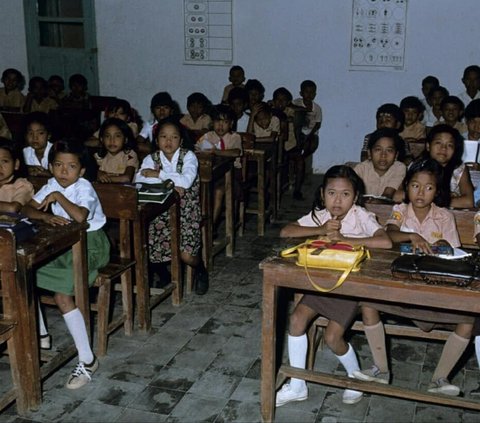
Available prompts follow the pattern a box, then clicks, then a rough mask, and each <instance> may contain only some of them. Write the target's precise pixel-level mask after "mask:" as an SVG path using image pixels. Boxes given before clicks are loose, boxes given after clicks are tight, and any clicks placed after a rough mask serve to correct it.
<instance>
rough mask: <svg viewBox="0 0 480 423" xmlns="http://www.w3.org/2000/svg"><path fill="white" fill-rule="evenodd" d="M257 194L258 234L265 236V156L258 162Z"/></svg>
mask: <svg viewBox="0 0 480 423" xmlns="http://www.w3.org/2000/svg"><path fill="white" fill-rule="evenodd" d="M257 172H258V175H257V178H258V180H257V192H258V221H257V228H258V229H257V233H258V235H259V236H263V235H264V234H265V178H266V175H265V156H262V157H261V158H260V159H259V160H258V169H257Z"/></svg>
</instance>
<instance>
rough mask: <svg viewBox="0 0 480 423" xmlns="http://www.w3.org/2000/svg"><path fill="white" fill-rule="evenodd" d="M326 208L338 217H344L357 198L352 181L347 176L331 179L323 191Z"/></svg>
mask: <svg viewBox="0 0 480 423" xmlns="http://www.w3.org/2000/svg"><path fill="white" fill-rule="evenodd" d="M322 198H323V202H324V204H325V208H326V209H327V210H328V211H329V212H330V214H331V215H332V216H334V217H336V218H338V219H343V218H344V217H345V215H346V214H347V213H348V211H349V210H350V209H351V207H352V206H353V204H354V203H355V201H356V199H357V195H356V194H355V191H354V189H353V185H352V183H351V182H350V181H349V180H348V179H346V178H333V179H329V180H328V182H327V185H326V186H325V187H324V189H323V192H322Z"/></svg>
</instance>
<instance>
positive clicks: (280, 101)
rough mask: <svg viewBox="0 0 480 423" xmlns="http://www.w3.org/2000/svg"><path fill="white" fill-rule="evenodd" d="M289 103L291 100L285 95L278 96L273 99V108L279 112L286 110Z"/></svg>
mask: <svg viewBox="0 0 480 423" xmlns="http://www.w3.org/2000/svg"><path fill="white" fill-rule="evenodd" d="M289 103H290V99H289V98H288V96H286V95H284V94H278V95H277V96H276V97H275V98H274V99H273V107H275V109H277V110H285V108H286V107H287V106H288V104H289Z"/></svg>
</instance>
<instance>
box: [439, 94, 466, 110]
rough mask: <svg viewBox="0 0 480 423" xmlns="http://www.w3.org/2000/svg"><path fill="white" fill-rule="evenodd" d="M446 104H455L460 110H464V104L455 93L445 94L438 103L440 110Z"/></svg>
mask: <svg viewBox="0 0 480 423" xmlns="http://www.w3.org/2000/svg"><path fill="white" fill-rule="evenodd" d="M447 104H455V105H456V106H458V107H459V108H460V110H461V111H462V112H463V111H464V110H465V104H463V101H462V100H460V99H459V98H458V97H457V96H456V95H448V96H446V97H445V98H444V99H443V100H442V102H441V103H440V110H442V109H443V108H444V107H445V105H447Z"/></svg>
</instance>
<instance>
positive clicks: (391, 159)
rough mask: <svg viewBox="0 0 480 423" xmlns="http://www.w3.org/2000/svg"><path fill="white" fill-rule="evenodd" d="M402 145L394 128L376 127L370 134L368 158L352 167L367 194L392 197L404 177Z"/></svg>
mask: <svg viewBox="0 0 480 423" xmlns="http://www.w3.org/2000/svg"><path fill="white" fill-rule="evenodd" d="M404 147H405V143H404V142H403V140H402V138H400V136H399V135H398V131H396V130H395V129H391V128H383V129H378V130H376V131H375V132H373V133H372V134H371V135H370V137H369V140H368V155H369V159H368V160H365V161H363V162H361V163H359V164H357V165H356V166H355V168H354V170H355V172H356V173H357V175H358V176H360V178H362V180H363V182H364V184H365V191H366V194H367V195H375V196H382V197H387V198H392V197H393V195H394V194H395V191H396V190H397V189H398V187H399V186H400V185H401V184H402V181H403V178H404V177H405V172H406V166H405V164H403V163H402V160H403V157H404V155H405V148H404Z"/></svg>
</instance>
